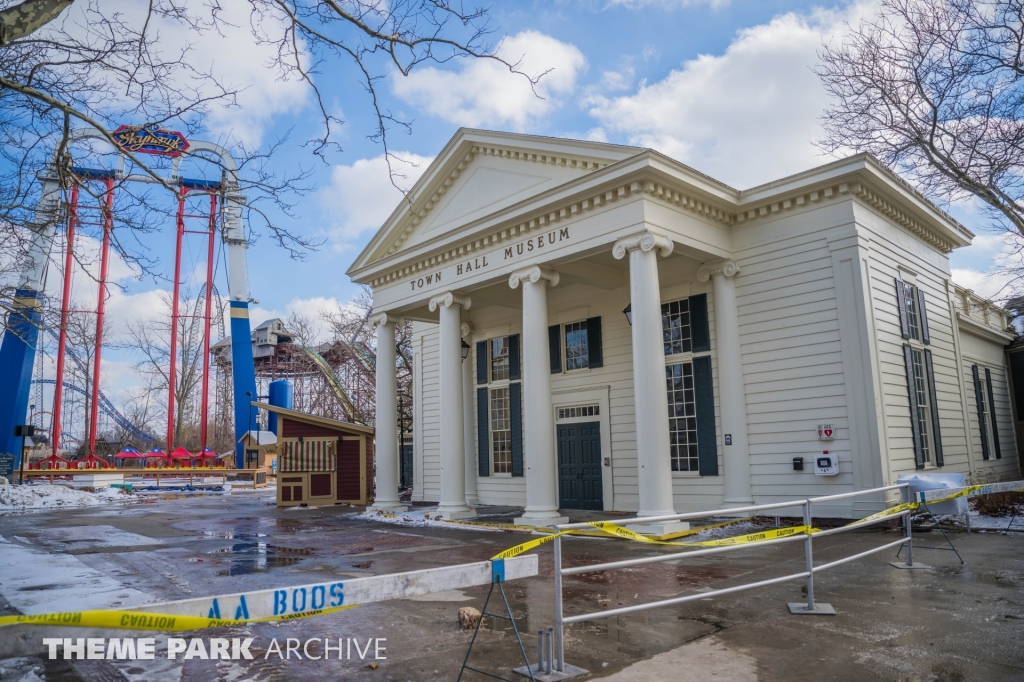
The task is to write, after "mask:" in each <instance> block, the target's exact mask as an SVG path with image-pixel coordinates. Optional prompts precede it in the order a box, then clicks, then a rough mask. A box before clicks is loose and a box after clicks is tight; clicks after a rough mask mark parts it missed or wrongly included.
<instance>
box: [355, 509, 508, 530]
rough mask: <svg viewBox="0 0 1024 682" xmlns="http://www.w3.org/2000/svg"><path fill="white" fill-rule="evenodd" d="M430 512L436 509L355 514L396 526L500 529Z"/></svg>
mask: <svg viewBox="0 0 1024 682" xmlns="http://www.w3.org/2000/svg"><path fill="white" fill-rule="evenodd" d="M431 512H433V513H434V514H435V515H436V513H437V509H426V510H423V511H408V512H401V513H399V514H388V513H384V512H381V511H376V510H373V511H365V512H363V513H362V514H356V518H357V519H363V520H364V521H377V522H379V523H390V524H394V525H396V526H406V527H409V528H462V529H465V530H482V531H488V532H494V531H499V530H501V529H500V528H489V527H487V526H481V525H475V524H473V525H470V524H469V523H466V524H462V523H452V522H451V521H443V520H441V519H440V518H431Z"/></svg>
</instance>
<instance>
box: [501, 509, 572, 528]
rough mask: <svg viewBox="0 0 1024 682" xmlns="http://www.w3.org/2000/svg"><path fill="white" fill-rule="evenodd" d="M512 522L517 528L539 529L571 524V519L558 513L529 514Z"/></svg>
mask: <svg viewBox="0 0 1024 682" xmlns="http://www.w3.org/2000/svg"><path fill="white" fill-rule="evenodd" d="M512 522H513V523H514V524H515V525H517V526H537V527H539V528H546V527H549V526H557V525H559V524H562V523H569V517H568V516H561V515H560V514H559V513H558V512H546V513H545V512H534V513H530V512H527V513H525V514H523V515H522V516H518V517H516V518H515V519H514V520H513V521H512Z"/></svg>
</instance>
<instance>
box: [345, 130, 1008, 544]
mask: <svg viewBox="0 0 1024 682" xmlns="http://www.w3.org/2000/svg"><path fill="white" fill-rule="evenodd" d="M972 237H973V235H972V233H971V232H970V231H968V230H967V229H966V228H965V227H963V226H962V225H960V224H959V223H957V222H956V221H955V220H953V219H952V218H951V217H950V216H948V215H946V214H945V213H944V212H942V211H941V210H939V209H938V208H936V207H935V206H934V205H932V204H931V203H929V202H928V201H927V200H926V199H925V198H923V197H922V196H921V195H920V194H918V193H917V192H916V191H914V190H913V189H911V188H910V186H909V185H907V183H905V182H904V181H903V180H901V179H900V178H899V177H897V176H896V175H894V174H893V173H892V172H890V171H889V170H887V169H886V168H884V167H882V166H881V165H880V164H879V163H878V162H876V161H875V160H874V159H873V158H871V157H869V156H865V155H860V156H854V157H850V158H848V159H844V160H841V161H836V162H834V163H830V164H828V165H825V166H821V167H819V168H815V169H812V170H809V171H806V172H803V173H799V174H797V175H793V176H790V177H787V178H782V179H780V180H777V181H774V182H771V183H768V184H765V185H761V186H759V187H754V188H752V189H748V190H743V191H738V190H735V189H733V188H731V187H728V186H727V185H724V184H722V183H720V182H718V181H716V180H714V179H712V178H710V177H707V176H705V175H702V174H700V173H698V172H696V171H694V170H693V169H691V168H689V167H687V166H685V165H683V164H681V163H678V162H676V161H673V160H672V159H670V158H668V157H666V156H663V155H662V154H659V153H658V152H657V151H654V150H652V149H643V148H637V147H625V146H618V145H612V144H605V143H597V142H582V141H575V140H562V139H552V138H544V137H534V136H529V135H518V134H507V133H495V132H486V131H479V130H467V129H463V130H460V131H459V132H458V133H457V134H456V135H455V137H453V138H452V140H451V141H450V142H449V143H448V144H447V146H445V148H444V149H443V150H442V151H441V152H440V154H438V156H437V158H436V159H435V160H434V161H433V163H431V165H430V166H429V168H427V169H426V171H425V173H424V174H423V176H422V177H421V178H420V180H419V181H418V182H417V183H416V185H415V186H414V187H413V189H412V191H411V192H410V194H409V196H408V199H407V200H406V201H403V202H402V203H401V204H400V205H399V206H398V207H397V208H396V209H395V210H394V212H393V213H392V214H391V217H390V218H389V219H388V220H387V222H386V223H385V224H384V225H383V227H381V229H380V230H379V232H378V233H377V234H376V235H375V236H374V238H373V239H372V241H371V242H370V243H369V245H368V246H367V247H366V249H365V250H364V251H363V252H362V253H361V254H360V256H359V258H358V260H356V262H355V263H354V264H353V265H352V267H351V268H350V270H349V274H350V276H351V277H352V279H353V280H354V281H356V282H360V283H364V284H367V285H369V286H370V287H371V288H372V290H373V307H374V314H373V317H372V321H373V323H374V324H375V325H377V340H378V356H377V419H376V428H377V471H376V502H375V507H376V508H379V509H395V508H398V507H399V506H400V503H399V499H398V482H399V455H398V428H397V417H396V413H397V410H396V407H397V406H396V400H397V399H396V385H395V362H394V360H395V358H394V352H395V351H394V346H395V341H394V339H395V325H396V324H400V323H401V322H402V320H412V322H413V330H414V336H413V349H412V352H413V372H414V378H413V385H414V391H415V395H414V399H413V403H414V446H413V452H414V455H413V467H412V469H413V471H412V478H413V498H412V499H413V500H414V501H421V500H422V501H436V502H438V503H439V506H438V512H437V513H438V514H440V515H441V516H443V517H445V518H453V519H457V518H467V517H470V516H472V515H473V514H474V513H475V512H474V510H473V509H472V507H471V505H474V504H495V505H516V506H521V507H524V508H525V510H524V512H523V514H522V517H521V518H520V519H517V521H519V522H521V523H528V524H533V525H546V524H551V523H557V522H559V520H560V519H562V518H564V517H563V511H560V510H565V509H593V510H605V511H626V512H637V513H638V514H640V515H642V516H651V515H665V514H672V513H679V512H686V511H696V510H702V509H714V508H719V507H722V506H742V505H747V504H751V503H770V502H777V501H782V500H787V499H795V498H806V497H809V496H815V495H826V494H835V493H842V492H848V491H852V490H857V489H865V488H872V487H879V486H883V485H886V484H890V483H894V482H895V480H896V477H897V475H898V474H900V473H905V472H914V471H915V470H923V471H924V472H929V471H931V472H947V473H948V472H962V473H964V474H965V475H966V477H967V480H968V481H970V482H984V481H989V480H995V479H1000V478H1006V477H1009V476H1015V475H1017V474H1018V472H1019V460H1018V455H1017V446H1016V442H1015V434H1014V428H1013V425H1014V416H1013V415H1012V414H1011V405H1010V398H1009V386H1008V379H1007V372H1006V361H1005V357H1004V346H1005V345H1006V344H1007V343H1009V342H1010V341H1012V340H1013V336H1012V333H1011V332H1009V331H1007V328H1008V323H1009V319H1008V317H1007V315H1006V313H1005V311H1004V310H1002V309H1001V308H999V307H997V306H995V305H993V304H991V303H989V302H987V301H984V300H982V299H979V298H978V297H976V296H974V295H973V294H972V293H971V292H969V291H966V290H963V289H961V288H959V287H957V286H956V285H954V284H953V283H952V281H951V280H950V269H949V254H950V252H951V251H953V249H956V248H958V247H963V246H966V245H968V244H969V243H970V240H971V238H972ZM388 396H390V397H388ZM826 453H827V455H826ZM884 503H885V502H884V500H883V499H882V498H881V497H878V498H877V499H867V498H863V497H859V498H853V499H850V500H838V501H836V502H835V503H834V504H833V506H832V507H830V508H828V509H826V508H824V507H825V505H822V507H823V508H822V509H821V512H820V513H821V514H822V515H825V516H829V515H832V516H847V517H849V516H856V515H863V514H864V513H866V512H871V511H876V510H878V509H880V508H881V507H883V506H884Z"/></svg>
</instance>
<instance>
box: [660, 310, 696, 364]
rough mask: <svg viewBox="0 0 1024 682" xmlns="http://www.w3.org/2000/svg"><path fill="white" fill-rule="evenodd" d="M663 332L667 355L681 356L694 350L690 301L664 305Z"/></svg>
mask: <svg viewBox="0 0 1024 682" xmlns="http://www.w3.org/2000/svg"><path fill="white" fill-rule="evenodd" d="M661 332H662V336H663V338H664V341H665V355H679V354H680V353H689V352H691V351H692V350H693V347H692V344H691V340H690V300H689V299H687V298H684V299H682V300H680V301H672V302H671V303H664V304H662V306H661Z"/></svg>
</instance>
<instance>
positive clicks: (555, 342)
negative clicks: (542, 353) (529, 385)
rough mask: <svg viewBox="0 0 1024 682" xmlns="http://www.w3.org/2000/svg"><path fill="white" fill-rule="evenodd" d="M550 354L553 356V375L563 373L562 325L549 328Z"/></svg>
mask: <svg viewBox="0 0 1024 682" xmlns="http://www.w3.org/2000/svg"><path fill="white" fill-rule="evenodd" d="M548 352H549V353H550V355H551V373H552V374H561V373H562V325H560V324H553V325H551V326H550V327H548Z"/></svg>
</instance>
